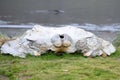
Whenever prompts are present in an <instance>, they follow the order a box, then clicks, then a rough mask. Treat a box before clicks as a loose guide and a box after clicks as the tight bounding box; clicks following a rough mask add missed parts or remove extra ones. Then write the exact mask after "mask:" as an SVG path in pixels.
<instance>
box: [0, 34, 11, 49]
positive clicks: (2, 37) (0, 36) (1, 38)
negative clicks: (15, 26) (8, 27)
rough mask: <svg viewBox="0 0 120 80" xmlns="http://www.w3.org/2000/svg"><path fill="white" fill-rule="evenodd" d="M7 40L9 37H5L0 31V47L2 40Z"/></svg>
mask: <svg viewBox="0 0 120 80" xmlns="http://www.w3.org/2000/svg"><path fill="white" fill-rule="evenodd" d="M7 40H9V37H7V36H5V35H3V34H1V33H0V47H1V46H2V44H3V43H4V42H6V41H7Z"/></svg>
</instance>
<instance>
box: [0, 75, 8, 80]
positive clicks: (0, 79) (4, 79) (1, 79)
mask: <svg viewBox="0 0 120 80" xmlns="http://www.w3.org/2000/svg"><path fill="white" fill-rule="evenodd" d="M0 80H9V78H8V77H7V76H4V75H0Z"/></svg>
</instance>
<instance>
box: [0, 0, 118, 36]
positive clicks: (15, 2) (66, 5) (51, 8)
mask: <svg viewBox="0 0 120 80" xmlns="http://www.w3.org/2000/svg"><path fill="white" fill-rule="evenodd" d="M119 8H120V0H0V32H3V31H4V30H3V28H6V29H7V30H8V28H19V29H20V28H22V29H23V28H32V25H34V24H40V25H47V26H56V27H58V26H64V25H69V26H74V27H80V28H83V29H85V30H90V31H111V32H117V31H120V9H119ZM23 31H24V30H23ZM3 33H5V32H3ZM6 33H7V31H6ZM8 34H9V35H11V34H10V33H8ZM12 34H13V33H12Z"/></svg>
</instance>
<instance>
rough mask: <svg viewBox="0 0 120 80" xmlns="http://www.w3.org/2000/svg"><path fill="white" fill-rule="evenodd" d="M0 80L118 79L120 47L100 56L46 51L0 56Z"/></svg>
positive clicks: (119, 79)
mask: <svg viewBox="0 0 120 80" xmlns="http://www.w3.org/2000/svg"><path fill="white" fill-rule="evenodd" d="M0 78H1V79H0V80H9V79H10V80H120V50H117V51H116V53H114V54H113V55H111V56H109V57H106V58H103V57H96V58H85V57H83V56H82V55H80V54H64V55H63V56H56V55H54V54H46V55H42V56H39V57H33V56H29V55H28V56H27V58H25V59H21V58H18V57H13V56H10V55H0Z"/></svg>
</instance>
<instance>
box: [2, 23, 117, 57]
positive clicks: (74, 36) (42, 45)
mask: <svg viewBox="0 0 120 80" xmlns="http://www.w3.org/2000/svg"><path fill="white" fill-rule="evenodd" d="M49 50H51V51H54V52H55V53H56V54H57V53H58V54H59V53H63V52H67V53H74V52H76V51H79V50H82V53H83V56H97V55H99V56H100V55H102V54H103V53H104V54H106V55H110V54H111V53H113V52H115V47H114V46H113V45H112V44H111V43H110V42H108V41H105V40H103V39H101V38H99V37H97V36H95V35H94V34H93V33H91V32H88V31H85V30H83V29H80V28H76V27H70V26H65V27H59V28H55V27H45V26H44V27H43V26H40V25H35V26H34V27H33V28H32V29H31V30H28V31H26V32H25V33H24V34H23V35H22V36H21V37H18V38H17V39H15V40H12V41H7V42H5V43H4V44H3V45H2V47H1V53H2V54H11V55H13V56H19V57H22V58H25V57H26V54H28V53H29V54H31V55H34V56H40V55H41V54H44V53H46V52H47V51H49Z"/></svg>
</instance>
